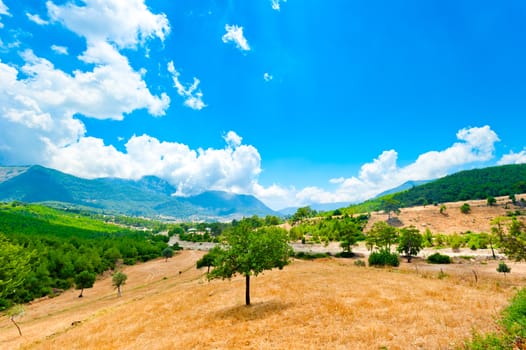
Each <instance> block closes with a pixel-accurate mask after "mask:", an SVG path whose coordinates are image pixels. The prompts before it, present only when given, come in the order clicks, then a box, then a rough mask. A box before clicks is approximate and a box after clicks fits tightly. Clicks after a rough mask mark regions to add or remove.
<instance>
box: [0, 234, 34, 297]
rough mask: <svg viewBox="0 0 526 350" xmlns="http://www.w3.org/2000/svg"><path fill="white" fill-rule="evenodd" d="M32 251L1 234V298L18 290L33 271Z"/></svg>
mask: <svg viewBox="0 0 526 350" xmlns="http://www.w3.org/2000/svg"><path fill="white" fill-rule="evenodd" d="M33 256H34V253H33V252H32V251H29V250H27V249H24V247H22V246H20V245H17V244H13V243H11V242H10V241H8V240H7V238H6V237H5V236H4V235H2V234H0V299H1V298H3V297H6V296H9V295H10V294H13V293H15V292H16V289H17V288H18V287H19V286H21V285H22V284H23V283H24V280H25V278H26V277H27V275H28V274H29V272H30V271H31V265H30V261H31V258H32V257H33Z"/></svg>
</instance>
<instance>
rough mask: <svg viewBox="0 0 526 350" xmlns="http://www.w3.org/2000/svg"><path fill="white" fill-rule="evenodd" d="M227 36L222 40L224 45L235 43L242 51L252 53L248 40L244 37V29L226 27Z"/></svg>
mask: <svg viewBox="0 0 526 350" xmlns="http://www.w3.org/2000/svg"><path fill="white" fill-rule="evenodd" d="M225 30H226V34H225V35H223V37H222V38H221V39H222V40H223V42H224V43H228V42H230V41H231V42H233V43H234V44H235V45H236V47H237V48H238V49H240V50H241V51H250V46H249V45H248V42H247V39H245V37H244V35H243V27H240V26H237V25H235V24H234V25H228V24H227V25H225Z"/></svg>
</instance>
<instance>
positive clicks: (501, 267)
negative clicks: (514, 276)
mask: <svg viewBox="0 0 526 350" xmlns="http://www.w3.org/2000/svg"><path fill="white" fill-rule="evenodd" d="M497 272H500V273H503V274H504V278H506V274H507V273H510V272H511V267H509V266H508V265H506V263H505V262H504V261H501V262H500V263H499V266H498V267H497Z"/></svg>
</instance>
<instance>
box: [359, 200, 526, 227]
mask: <svg viewBox="0 0 526 350" xmlns="http://www.w3.org/2000/svg"><path fill="white" fill-rule="evenodd" d="M516 198H517V200H519V199H520V198H525V199H526V194H521V195H517V196H516ZM496 199H497V204H496V205H494V206H488V205H487V201H486V200H474V201H465V202H453V203H441V204H440V205H437V206H434V205H428V206H425V207H413V208H403V209H401V211H400V214H398V215H391V216H392V220H391V222H392V223H393V224H394V225H395V226H400V227H407V226H411V225H413V226H415V227H416V228H418V229H419V230H420V231H421V232H423V231H425V230H426V229H427V228H428V229H429V230H430V231H431V232H432V233H433V234H436V233H443V234H453V233H463V232H467V231H471V232H475V233H480V232H490V231H491V221H492V220H493V219H494V218H496V217H498V216H505V215H506V213H507V212H514V211H515V210H518V209H521V208H520V207H517V206H514V205H513V204H511V201H510V200H509V198H508V197H507V196H505V197H497V198H496ZM464 203H468V204H469V205H470V207H471V212H470V213H469V214H463V213H462V212H461V211H460V206H461V205H462V204H464ZM442 204H444V205H445V206H446V210H445V211H444V213H440V206H441V205H442ZM519 218H520V219H522V220H524V217H519ZM381 220H383V221H386V220H387V215H386V214H384V213H382V212H375V213H372V214H371V219H370V220H369V223H368V225H367V227H366V229H365V230H366V231H367V230H369V229H370V227H371V226H372V225H373V224H374V223H375V222H377V221H381Z"/></svg>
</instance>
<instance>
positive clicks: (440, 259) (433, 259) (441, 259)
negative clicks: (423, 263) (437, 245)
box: [427, 253, 451, 264]
mask: <svg viewBox="0 0 526 350" xmlns="http://www.w3.org/2000/svg"><path fill="white" fill-rule="evenodd" d="M427 262H428V263H430V264H451V258H450V257H449V256H448V255H443V254H440V253H435V254H433V255H430V256H429V257H428V258H427Z"/></svg>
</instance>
